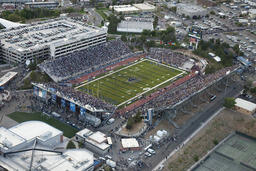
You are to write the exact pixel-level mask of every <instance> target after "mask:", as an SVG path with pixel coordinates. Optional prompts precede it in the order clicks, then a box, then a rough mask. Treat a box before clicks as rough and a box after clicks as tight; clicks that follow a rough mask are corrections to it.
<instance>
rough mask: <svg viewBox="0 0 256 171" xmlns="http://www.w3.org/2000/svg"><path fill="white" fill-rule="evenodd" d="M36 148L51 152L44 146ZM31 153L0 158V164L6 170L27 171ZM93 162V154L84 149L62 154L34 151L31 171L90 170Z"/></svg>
mask: <svg viewBox="0 0 256 171" xmlns="http://www.w3.org/2000/svg"><path fill="white" fill-rule="evenodd" d="M37 148H39V149H46V150H51V149H48V148H45V147H44V146H37ZM31 152H32V151H26V152H22V153H15V155H8V157H3V156H0V164H1V166H3V167H4V168H6V169H8V170H19V171H25V170H29V167H30V161H31V154H32V153H31ZM93 162H94V156H93V153H92V152H90V151H88V150H86V149H72V150H67V151H64V152H63V154H57V153H49V152H44V151H34V155H33V163H32V168H31V170H41V171H48V170H51V171H60V170H61V171H62V170H63V171H65V170H66V171H67V170H69V171H73V170H76V171H83V170H87V169H89V168H91V167H92V166H93Z"/></svg>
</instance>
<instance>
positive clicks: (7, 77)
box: [0, 72, 18, 90]
mask: <svg viewBox="0 0 256 171" xmlns="http://www.w3.org/2000/svg"><path fill="white" fill-rule="evenodd" d="M17 74H18V73H17V72H7V73H6V74H4V75H3V76H2V77H1V78H0V90H2V89H4V87H6V86H7V85H8V83H9V82H10V81H11V80H12V79H14V77H15V76H16V75H17Z"/></svg>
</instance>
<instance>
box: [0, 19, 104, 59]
mask: <svg viewBox="0 0 256 171" xmlns="http://www.w3.org/2000/svg"><path fill="white" fill-rule="evenodd" d="M106 36H107V30H106V29H104V28H98V27H95V26H90V25H87V24H85V23H82V22H80V21H75V20H71V19H70V18H57V19H51V20H47V21H42V22H38V23H33V24H30V25H24V26H19V27H16V28H10V29H4V30H1V31H0V39H1V43H2V44H3V46H2V53H1V56H2V57H3V59H4V60H5V61H7V62H10V63H24V62H25V61H26V60H31V59H34V58H48V57H51V58H57V57H59V56H62V55H66V54H69V53H72V52H74V51H78V50H82V49H86V48H88V47H90V46H95V45H97V44H101V43H104V42H106Z"/></svg>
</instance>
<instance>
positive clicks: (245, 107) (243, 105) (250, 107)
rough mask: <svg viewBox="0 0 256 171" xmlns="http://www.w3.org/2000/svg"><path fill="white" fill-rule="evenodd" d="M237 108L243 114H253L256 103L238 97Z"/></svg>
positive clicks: (255, 109)
mask: <svg viewBox="0 0 256 171" xmlns="http://www.w3.org/2000/svg"><path fill="white" fill-rule="evenodd" d="M235 102H236V104H235V109H236V110H237V111H238V112H241V113H243V114H247V115H251V114H254V113H255V111H256V104H255V103H252V102H249V101H247V100H244V99H241V98H236V100H235Z"/></svg>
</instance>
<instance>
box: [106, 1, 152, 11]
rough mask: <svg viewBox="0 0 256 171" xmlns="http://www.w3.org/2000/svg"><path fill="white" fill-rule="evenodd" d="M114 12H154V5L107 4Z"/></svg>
mask: <svg viewBox="0 0 256 171" xmlns="http://www.w3.org/2000/svg"><path fill="white" fill-rule="evenodd" d="M109 8H110V9H113V10H114V12H115V13H118V14H119V13H122V14H132V13H138V12H154V11H155V9H156V7H155V6H154V5H151V4H149V3H141V4H133V5H114V6H109Z"/></svg>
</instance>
